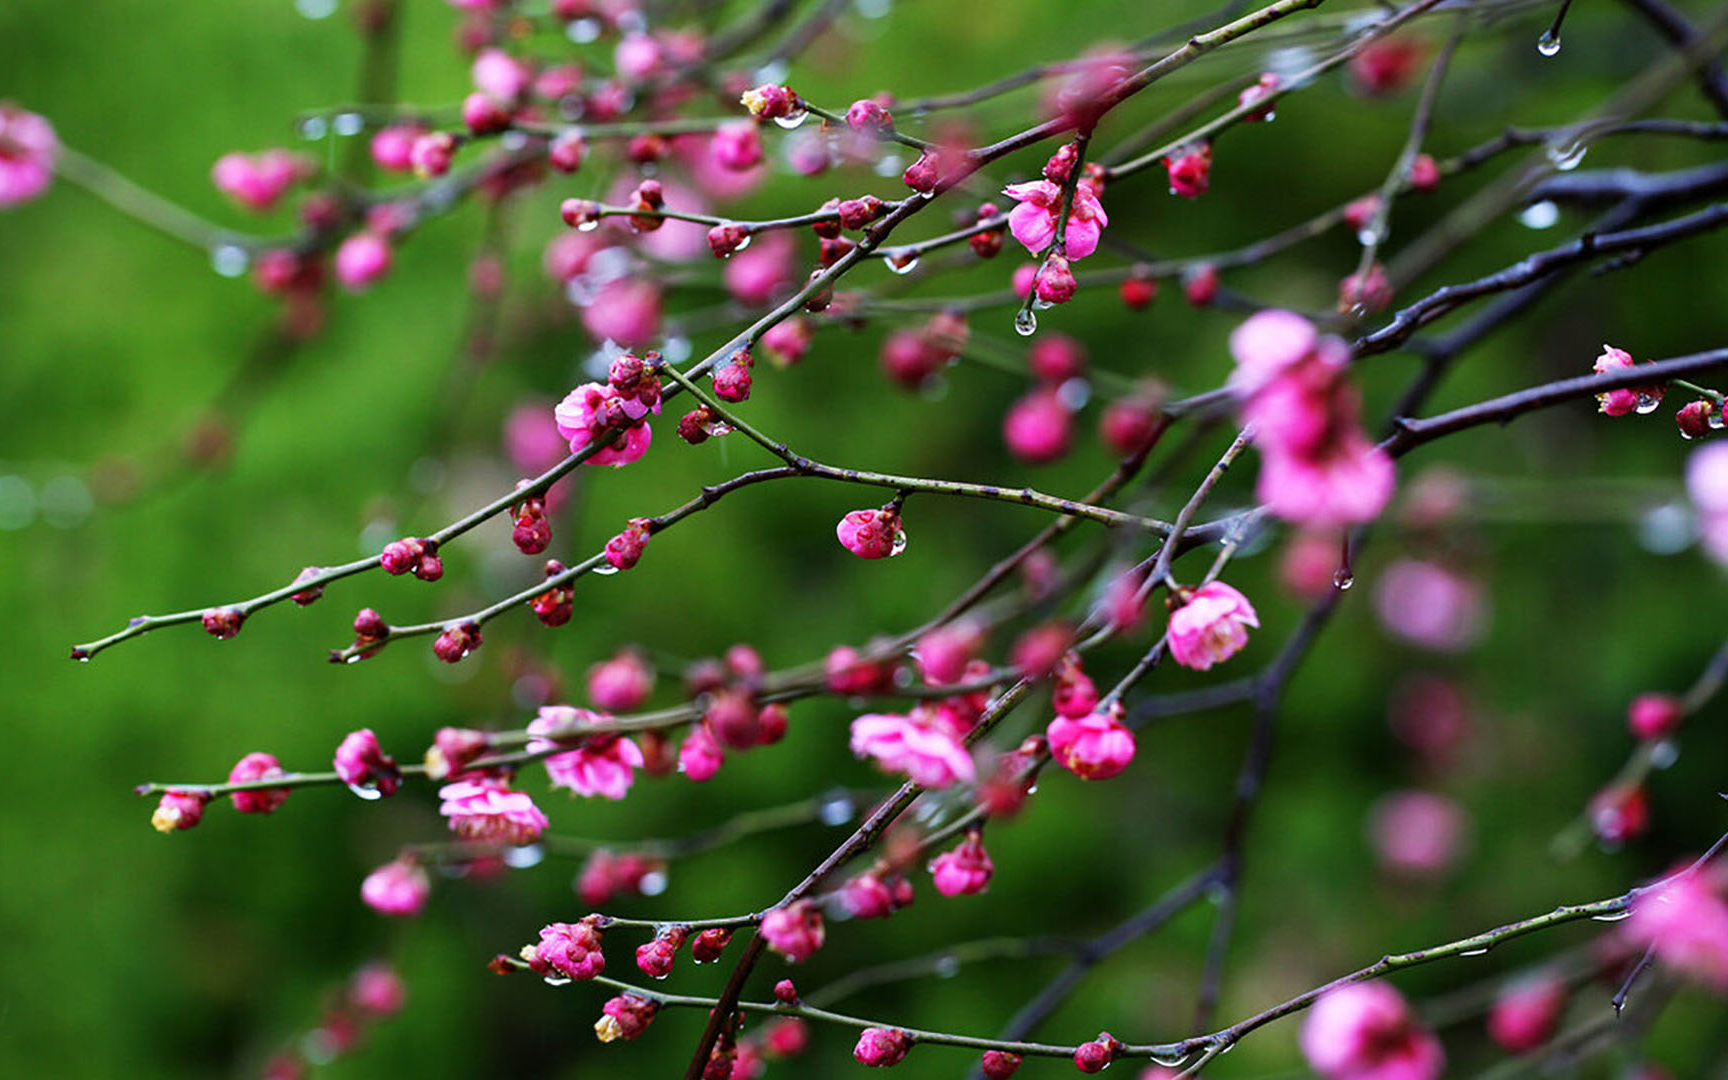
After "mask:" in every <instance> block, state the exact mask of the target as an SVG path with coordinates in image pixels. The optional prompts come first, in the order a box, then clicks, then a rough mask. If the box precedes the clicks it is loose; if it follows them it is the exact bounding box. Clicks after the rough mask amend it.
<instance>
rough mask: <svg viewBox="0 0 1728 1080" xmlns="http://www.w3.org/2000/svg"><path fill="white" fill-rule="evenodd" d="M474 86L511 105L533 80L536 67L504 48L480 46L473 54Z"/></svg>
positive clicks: (493, 98)
mask: <svg viewBox="0 0 1728 1080" xmlns="http://www.w3.org/2000/svg"><path fill="white" fill-rule="evenodd" d="M472 76H473V79H474V89H476V90H478V91H480V92H481V93H482V94H485V95H486V96H487V97H489V98H491V99H492V100H494V101H496V102H498V104H500V105H508V104H510V103H511V102H513V101H515V100H516V99H517V98H520V97H521V96H522V95H523V94H524V93H526V92H527V90H528V85H529V83H531V82H533V81H534V71H533V69H532V68H530V67H529V66H528V65H527V64H525V63H523V62H522V61H521V60H518V59H516V58H515V57H514V56H511V55H510V54H509V53H507V52H505V51H504V50H502V49H491V48H488V49H481V50H480V52H479V53H478V54H477V55H476V56H475V57H474V67H473V69H472Z"/></svg>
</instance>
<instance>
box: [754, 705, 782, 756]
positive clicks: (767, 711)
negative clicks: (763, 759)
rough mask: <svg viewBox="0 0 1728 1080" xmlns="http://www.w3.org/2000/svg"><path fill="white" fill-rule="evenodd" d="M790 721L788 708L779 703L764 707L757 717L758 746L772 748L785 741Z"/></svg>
mask: <svg viewBox="0 0 1728 1080" xmlns="http://www.w3.org/2000/svg"><path fill="white" fill-rule="evenodd" d="M789 719H790V717H789V716H788V715H787V712H786V706H784V705H781V704H780V703H778V702H775V703H773V704H771V705H764V706H763V707H762V711H761V712H760V713H759V714H757V717H756V745H757V746H772V745H773V744H775V743H777V742H779V741H780V740H781V739H784V738H785V737H786V725H787V722H788V721H789Z"/></svg>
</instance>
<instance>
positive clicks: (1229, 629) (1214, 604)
mask: <svg viewBox="0 0 1728 1080" xmlns="http://www.w3.org/2000/svg"><path fill="white" fill-rule="evenodd" d="M1259 625H1260V616H1259V615H1258V614H1256V613H1255V611H1254V605H1253V604H1250V603H1249V602H1248V598H1247V597H1246V596H1243V595H1242V594H1241V593H1240V592H1238V591H1236V590H1235V589H1234V588H1232V587H1231V586H1229V585H1226V584H1224V583H1223V582H1222V581H1214V582H1212V583H1211V584H1209V585H1202V586H1200V587H1199V588H1198V589H1195V590H1194V591H1193V592H1192V593H1191V594H1190V595H1189V597H1188V602H1187V603H1185V604H1183V605H1182V606H1181V607H1179V608H1177V609H1176V610H1175V611H1173V612H1171V613H1170V655H1171V657H1172V658H1174V659H1175V661H1176V662H1177V663H1178V664H1181V665H1182V666H1183V667H1186V668H1193V669H1194V670H1195V671H1205V670H1207V669H1208V668H1210V667H1211V666H1212V665H1213V664H1216V663H1218V662H1219V661H1222V660H1228V659H1230V658H1231V657H1232V656H1235V655H1236V654H1237V653H1238V652H1241V651H1242V647H1243V646H1244V645H1246V644H1248V628H1249V627H1256V628H1258V627H1259Z"/></svg>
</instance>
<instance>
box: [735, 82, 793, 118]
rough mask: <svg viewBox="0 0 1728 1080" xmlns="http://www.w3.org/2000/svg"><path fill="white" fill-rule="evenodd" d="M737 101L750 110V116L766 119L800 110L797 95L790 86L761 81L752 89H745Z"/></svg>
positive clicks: (785, 115) (784, 115) (788, 114)
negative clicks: (761, 82)
mask: <svg viewBox="0 0 1728 1080" xmlns="http://www.w3.org/2000/svg"><path fill="white" fill-rule="evenodd" d="M738 100H739V103H740V104H742V105H743V106H744V107H745V108H746V109H749V110H750V115H751V116H760V117H763V118H764V119H768V120H779V119H781V118H783V117H788V116H791V115H792V114H793V113H794V112H801V111H802V106H800V105H799V104H798V96H797V95H796V94H794V93H793V92H792V89H791V87H787V86H775V85H774V84H773V83H763V84H762V85H761V86H758V87H757V88H756V89H754V90H746V91H745V92H744V96H743V97H741V98H739V99H738Z"/></svg>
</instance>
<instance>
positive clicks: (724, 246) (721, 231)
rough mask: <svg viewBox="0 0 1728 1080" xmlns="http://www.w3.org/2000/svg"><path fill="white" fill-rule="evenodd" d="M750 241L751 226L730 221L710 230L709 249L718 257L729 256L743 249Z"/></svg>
mask: <svg viewBox="0 0 1728 1080" xmlns="http://www.w3.org/2000/svg"><path fill="white" fill-rule="evenodd" d="M749 243H750V227H749V226H748V225H740V224H738V223H737V222H735V221H728V222H725V223H723V224H720V225H716V226H714V227H713V228H711V229H709V230H708V250H710V251H712V252H713V253H714V257H715V258H716V259H725V258H728V257H730V256H732V255H734V254H736V253H737V252H740V251H743V250H744V249H745V247H747V246H748V245H749Z"/></svg>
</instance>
